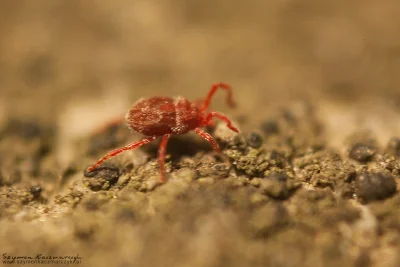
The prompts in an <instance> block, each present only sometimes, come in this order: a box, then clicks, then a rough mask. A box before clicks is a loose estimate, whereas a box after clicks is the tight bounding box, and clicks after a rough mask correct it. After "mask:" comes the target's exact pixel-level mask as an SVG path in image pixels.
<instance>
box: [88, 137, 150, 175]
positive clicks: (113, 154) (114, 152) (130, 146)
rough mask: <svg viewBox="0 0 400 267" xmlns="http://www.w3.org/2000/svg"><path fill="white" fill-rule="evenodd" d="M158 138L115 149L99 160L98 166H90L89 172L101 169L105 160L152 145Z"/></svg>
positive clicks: (146, 139)
mask: <svg viewBox="0 0 400 267" xmlns="http://www.w3.org/2000/svg"><path fill="white" fill-rule="evenodd" d="M156 138H157V136H151V137H148V138H145V139H143V140H140V141H138V142H135V143H131V144H129V145H126V146H124V147H120V148H117V149H114V150H112V151H110V152H108V153H107V154H106V155H105V156H104V157H102V158H101V159H99V160H98V161H97V162H96V164H94V165H92V166H90V167H89V168H88V169H87V170H88V171H89V172H91V171H93V170H94V169H96V168H97V167H99V166H100V164H101V163H103V161H105V160H107V159H109V158H112V157H114V156H116V155H118V154H120V153H122V152H124V151H127V150H131V149H135V148H137V147H140V146H142V145H145V144H148V143H150V142H151V141H154V140H155V139H156Z"/></svg>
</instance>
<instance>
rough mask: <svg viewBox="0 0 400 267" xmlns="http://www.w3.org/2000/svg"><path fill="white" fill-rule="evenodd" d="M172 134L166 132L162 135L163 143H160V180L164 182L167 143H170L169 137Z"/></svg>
mask: <svg viewBox="0 0 400 267" xmlns="http://www.w3.org/2000/svg"><path fill="white" fill-rule="evenodd" d="M169 137H170V135H169V134H165V135H163V137H162V140H161V143H160V147H159V149H158V164H159V165H160V174H161V179H160V182H162V183H163V182H164V181H165V168H164V165H165V151H166V149H167V143H168V139H169Z"/></svg>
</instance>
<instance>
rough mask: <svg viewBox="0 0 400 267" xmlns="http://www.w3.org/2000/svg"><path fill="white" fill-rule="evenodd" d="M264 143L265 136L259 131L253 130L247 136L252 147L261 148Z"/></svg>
mask: <svg viewBox="0 0 400 267" xmlns="http://www.w3.org/2000/svg"><path fill="white" fill-rule="evenodd" d="M262 143H263V138H262V137H261V135H259V134H258V133H255V132H252V133H250V134H249V136H248V137H247V144H248V145H249V146H251V147H252V148H260V147H261V145H262Z"/></svg>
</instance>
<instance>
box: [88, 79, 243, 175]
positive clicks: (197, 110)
mask: <svg viewBox="0 0 400 267" xmlns="http://www.w3.org/2000/svg"><path fill="white" fill-rule="evenodd" d="M219 88H221V89H224V90H226V91H227V93H228V97H227V101H228V105H229V106H231V107H234V106H235V103H234V102H233V100H232V88H231V86H230V85H228V84H226V83H222V82H219V83H215V84H213V85H212V87H211V89H210V92H209V93H208V95H207V97H206V99H205V100H204V102H202V103H191V102H190V101H189V100H187V99H186V98H184V97H181V96H178V97H174V98H170V97H159V96H156V97H151V98H147V99H140V100H139V101H137V102H136V103H135V104H134V105H133V107H132V108H131V109H130V110H129V112H128V113H127V114H126V116H125V119H126V122H127V125H128V127H129V128H130V129H131V130H133V131H135V132H139V133H141V134H144V135H146V136H148V137H147V138H144V139H143V140H141V141H138V142H134V143H131V144H128V145H126V146H124V147H121V148H117V149H114V150H112V151H110V152H109V153H107V154H106V155H105V156H104V157H102V158H101V159H99V160H98V161H97V163H96V164H94V165H92V166H90V167H89V168H88V169H87V170H88V171H89V172H91V171H93V170H94V169H96V168H97V167H98V166H100V164H101V163H103V161H105V160H107V159H109V158H111V157H114V156H116V155H118V154H120V153H122V152H124V151H126V150H131V149H135V148H137V147H140V146H142V145H145V144H147V143H150V142H151V141H154V140H155V139H157V138H159V137H161V138H162V140H161V143H160V147H159V149H158V161H159V165H160V172H161V179H160V181H161V182H164V176H165V174H164V161H165V150H166V147H167V142H168V139H169V137H170V136H171V135H173V134H185V133H187V132H189V131H192V130H194V131H195V132H196V133H197V134H198V135H200V136H201V137H203V138H204V139H206V140H207V141H208V142H210V143H211V145H212V146H213V148H214V150H216V151H217V152H220V149H219V146H218V144H217V142H215V140H214V139H213V138H212V136H211V135H209V134H208V133H206V132H204V131H203V130H201V129H200V128H201V127H205V126H207V125H210V124H212V119H213V117H216V118H218V119H220V120H223V121H225V122H226V124H227V126H228V128H229V129H231V130H232V131H234V132H237V133H238V132H239V130H238V129H237V128H236V127H234V126H233V125H232V122H231V121H230V120H229V118H228V117H227V116H225V115H224V114H222V113H219V112H215V111H211V112H207V108H208V106H209V105H210V103H211V98H212V97H213V95H214V94H215V92H216V91H217V89H219Z"/></svg>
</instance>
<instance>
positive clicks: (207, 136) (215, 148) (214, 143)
mask: <svg viewBox="0 0 400 267" xmlns="http://www.w3.org/2000/svg"><path fill="white" fill-rule="evenodd" d="M195 132H196V133H197V134H198V135H200V136H201V137H203V138H204V139H206V140H207V141H208V142H210V143H211V145H212V146H213V148H214V150H215V151H217V152H218V153H219V152H221V149H220V148H219V145H218V144H217V142H216V141H215V140H214V138H212V136H211V135H210V134H208V133H206V132H204V131H203V130H202V129H200V128H196V129H195Z"/></svg>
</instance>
